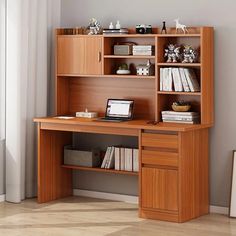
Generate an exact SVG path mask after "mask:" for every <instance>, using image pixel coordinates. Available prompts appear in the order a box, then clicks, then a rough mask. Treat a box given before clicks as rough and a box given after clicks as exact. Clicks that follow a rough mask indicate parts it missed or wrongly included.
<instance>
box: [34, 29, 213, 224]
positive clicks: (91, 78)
mask: <svg viewBox="0 0 236 236" xmlns="http://www.w3.org/2000/svg"><path fill="white" fill-rule="evenodd" d="M188 29H189V34H175V29H174V28H169V29H168V33H167V34H160V30H159V29H156V28H154V29H153V32H154V34H150V35H137V34H135V32H134V29H130V30H129V31H130V34H128V35H98V36H88V35H65V34H64V33H65V32H64V30H63V29H58V30H57V31H56V36H57V37H56V38H57V50H56V52H55V57H56V62H57V63H56V82H55V85H56V88H55V89H56V102H55V104H56V115H72V116H74V115H75V112H76V111H82V110H85V108H88V109H89V110H91V111H97V112H98V113H99V115H100V116H102V115H104V108H105V106H106V100H107V99H108V98H129V99H134V100H135V118H136V119H135V120H133V121H129V122H122V123H103V122H98V121H95V120H89V119H79V118H73V119H70V120H63V119H58V118H52V117H51V118H37V119H35V122H38V123H39V129H38V133H39V142H38V146H39V149H38V150H39V151H38V152H39V153H38V164H39V169H38V170H39V172H38V201H39V202H48V201H50V200H54V199H57V198H61V197H65V196H68V195H71V194H72V179H71V172H72V169H78V170H84V171H85V170H86V171H98V172H103V173H106V172H109V173H114V174H128V175H138V176H139V216H140V217H143V218H150V219H158V220H166V221H172V222H184V221H187V220H190V219H193V218H195V217H198V216H200V215H203V214H207V213H208V208H209V203H208V201H209V200H208V198H209V196H208V128H209V127H211V126H212V125H213V121H214V119H213V28H211V27H189V28H188ZM127 41H133V42H136V43H137V44H139V45H142V44H151V45H154V46H155V53H154V55H152V56H115V55H113V45H114V44H116V43H121V42H127ZM168 43H180V44H183V43H185V44H191V45H193V46H196V47H200V50H201V53H200V60H199V62H197V63H193V64H182V63H166V62H165V59H164V57H163V55H164V48H165V47H166V45H167V44H168ZM147 59H150V60H151V62H152V63H154V64H155V75H153V76H136V75H135V74H132V75H116V74H115V71H116V68H117V65H119V63H124V62H125V63H129V64H130V63H134V64H137V63H140V62H144V63H145V62H146V60H147ZM162 67H190V68H194V70H195V71H196V72H197V75H198V79H199V82H200V84H201V92H198V93H186V92H166V91H165V92H161V91H159V89H160V88H159V87H160V86H159V83H160V76H159V71H160V68H162ZM132 72H133V73H134V70H132ZM176 100H186V101H190V102H191V104H192V109H193V111H198V112H200V114H201V123H200V124H198V125H188V124H175V123H162V122H160V123H158V124H157V125H152V124H147V121H149V120H157V121H161V111H162V110H167V109H170V105H171V104H172V103H173V101H176ZM72 132H87V133H100V134H115V135H128V136H137V137H138V139H139V173H126V172H118V171H115V170H102V169H100V168H85V167H74V166H63V165H62V157H63V146H64V145H65V144H68V143H71V142H72V135H71V134H72Z"/></svg>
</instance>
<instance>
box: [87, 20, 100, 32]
mask: <svg viewBox="0 0 236 236" xmlns="http://www.w3.org/2000/svg"><path fill="white" fill-rule="evenodd" d="M88 29H89V33H88V34H90V35H93V34H101V31H102V28H101V24H100V23H99V22H98V21H97V20H96V19H95V18H92V19H90V22H89V26H88Z"/></svg>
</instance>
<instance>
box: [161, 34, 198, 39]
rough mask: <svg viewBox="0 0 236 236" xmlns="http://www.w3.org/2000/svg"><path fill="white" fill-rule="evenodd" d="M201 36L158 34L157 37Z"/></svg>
mask: <svg viewBox="0 0 236 236" xmlns="http://www.w3.org/2000/svg"><path fill="white" fill-rule="evenodd" d="M200 36H201V34H158V35H157V37H162V38H164V37H200Z"/></svg>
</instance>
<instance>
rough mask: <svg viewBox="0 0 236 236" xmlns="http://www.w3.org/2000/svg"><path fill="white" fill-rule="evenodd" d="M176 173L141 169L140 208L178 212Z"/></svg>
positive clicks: (175, 171)
mask: <svg viewBox="0 0 236 236" xmlns="http://www.w3.org/2000/svg"><path fill="white" fill-rule="evenodd" d="M177 194H178V171H177V170H168V169H156V168H148V167H144V168H142V196H141V201H142V207H143V208H152V209H161V210H169V211H177V210H178V197H177Z"/></svg>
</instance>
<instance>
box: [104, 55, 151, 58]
mask: <svg viewBox="0 0 236 236" xmlns="http://www.w3.org/2000/svg"><path fill="white" fill-rule="evenodd" d="M104 58H114V59H115V58H127V59H155V56H145V55H141V56H135V55H128V56H127V55H104Z"/></svg>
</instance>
